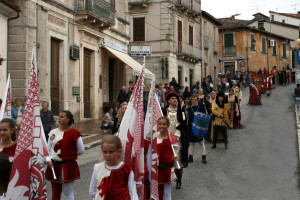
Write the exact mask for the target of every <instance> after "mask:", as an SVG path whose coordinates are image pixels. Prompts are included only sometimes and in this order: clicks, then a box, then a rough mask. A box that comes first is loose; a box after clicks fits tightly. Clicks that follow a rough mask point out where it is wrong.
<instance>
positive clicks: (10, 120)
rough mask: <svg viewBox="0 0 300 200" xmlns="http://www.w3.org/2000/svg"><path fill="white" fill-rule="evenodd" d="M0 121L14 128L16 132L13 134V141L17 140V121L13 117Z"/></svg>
mask: <svg viewBox="0 0 300 200" xmlns="http://www.w3.org/2000/svg"><path fill="white" fill-rule="evenodd" d="M0 123H7V124H8V126H9V128H10V129H14V132H13V133H12V134H11V139H12V141H14V142H15V141H16V139H17V136H16V123H15V122H14V121H13V120H12V119H9V118H5V119H2V120H1V122H0Z"/></svg>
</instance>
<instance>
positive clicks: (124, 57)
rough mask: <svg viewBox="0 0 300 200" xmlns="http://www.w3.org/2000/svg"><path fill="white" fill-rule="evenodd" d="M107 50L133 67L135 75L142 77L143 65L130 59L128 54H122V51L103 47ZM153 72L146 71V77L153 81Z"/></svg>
mask: <svg viewBox="0 0 300 200" xmlns="http://www.w3.org/2000/svg"><path fill="white" fill-rule="evenodd" d="M103 47H104V48H105V49H107V50H108V51H109V52H110V53H112V54H113V55H114V56H116V57H117V58H119V59H120V60H121V61H122V62H124V63H125V64H126V65H128V66H129V67H131V68H132V69H133V75H140V73H141V70H142V67H143V66H142V65H141V64H140V63H138V62H137V61H136V60H134V59H133V58H132V57H130V56H129V55H128V54H125V53H122V52H120V51H117V50H114V49H112V48H110V47H107V46H103ZM152 74H153V73H152V72H150V71H149V70H148V69H146V70H145V77H146V78H148V79H152Z"/></svg>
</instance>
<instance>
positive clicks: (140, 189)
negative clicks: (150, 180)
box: [118, 65, 145, 199]
mask: <svg viewBox="0 0 300 200" xmlns="http://www.w3.org/2000/svg"><path fill="white" fill-rule="evenodd" d="M144 71H145V65H144V66H143V68H142V71H141V74H140V76H139V78H138V80H137V82H136V85H135V87H134V90H133V93H132V95H131V98H130V101H129V103H128V106H127V109H126V112H125V114H124V117H123V119H122V122H121V124H120V129H119V130H120V131H119V134H118V136H119V138H120V140H121V142H122V148H123V158H124V162H126V163H128V164H130V165H131V167H132V168H133V170H134V181H135V183H136V190H137V194H138V196H139V199H144V182H143V181H144V109H143V92H144Z"/></svg>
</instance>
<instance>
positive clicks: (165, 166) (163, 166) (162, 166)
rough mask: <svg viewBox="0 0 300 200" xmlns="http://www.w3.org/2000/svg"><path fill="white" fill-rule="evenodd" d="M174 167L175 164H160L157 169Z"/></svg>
mask: <svg viewBox="0 0 300 200" xmlns="http://www.w3.org/2000/svg"><path fill="white" fill-rule="evenodd" d="M172 167H174V164H170V165H158V166H157V169H167V168H172Z"/></svg>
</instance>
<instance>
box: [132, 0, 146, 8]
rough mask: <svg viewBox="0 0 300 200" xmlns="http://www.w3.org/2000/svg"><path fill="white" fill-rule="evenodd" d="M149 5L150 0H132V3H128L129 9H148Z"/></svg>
mask: <svg viewBox="0 0 300 200" xmlns="http://www.w3.org/2000/svg"><path fill="white" fill-rule="evenodd" d="M149 3H150V2H149V0H131V1H130V2H128V6H129V8H136V7H140V8H147V7H148V5H149Z"/></svg>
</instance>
